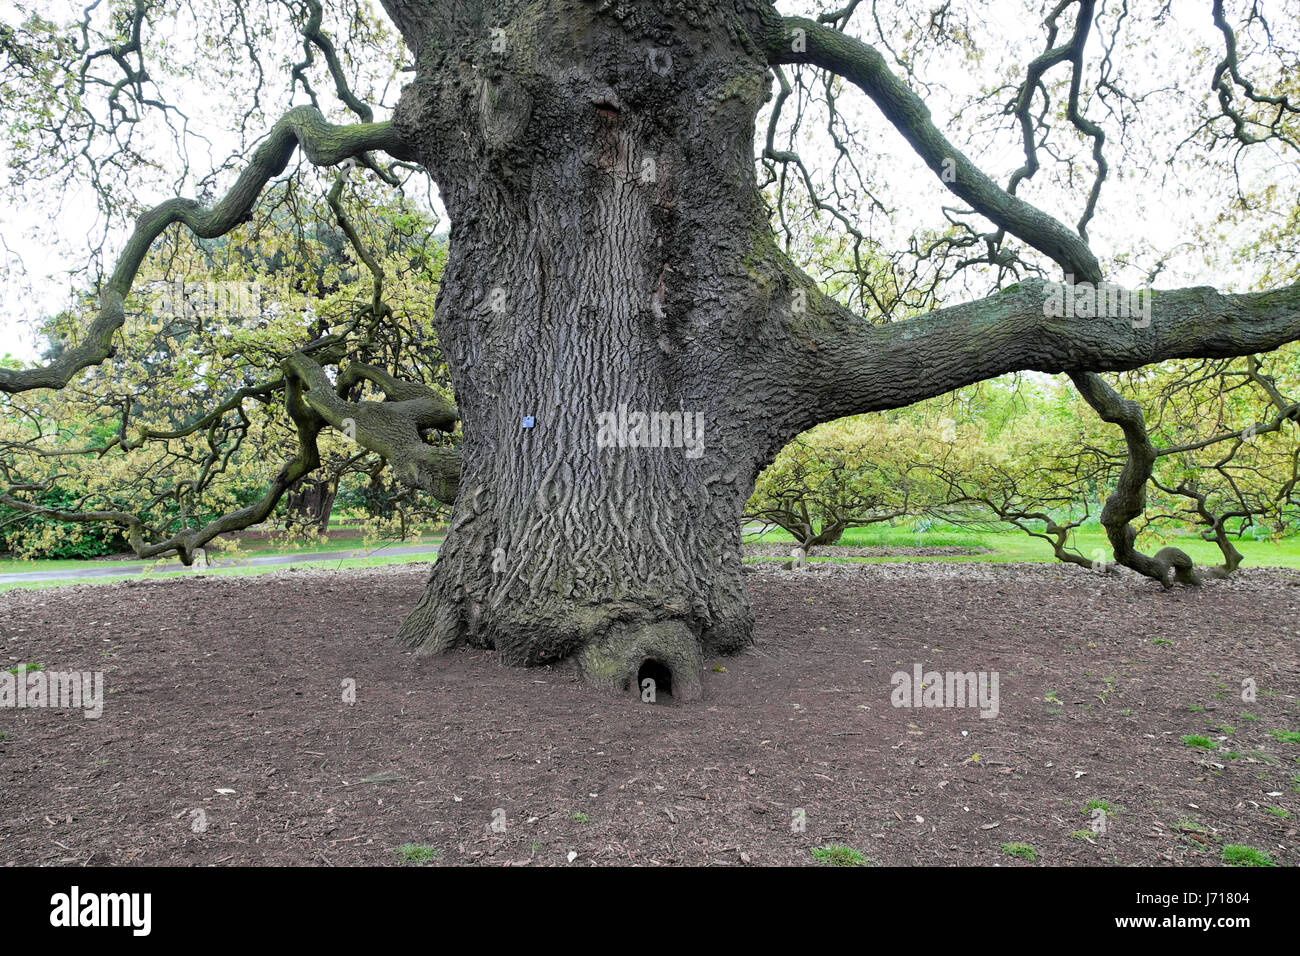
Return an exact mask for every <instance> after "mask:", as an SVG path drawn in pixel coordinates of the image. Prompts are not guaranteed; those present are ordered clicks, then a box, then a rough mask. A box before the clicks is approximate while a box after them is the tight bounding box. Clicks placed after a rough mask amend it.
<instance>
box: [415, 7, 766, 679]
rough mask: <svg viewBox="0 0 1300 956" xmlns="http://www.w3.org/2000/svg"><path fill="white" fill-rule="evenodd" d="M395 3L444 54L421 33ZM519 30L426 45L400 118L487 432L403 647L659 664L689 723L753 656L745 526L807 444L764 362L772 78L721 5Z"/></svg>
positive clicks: (540, 21) (565, 14)
mask: <svg viewBox="0 0 1300 956" xmlns="http://www.w3.org/2000/svg"><path fill="white" fill-rule="evenodd" d="M389 6H390V9H391V10H392V11H393V13H394V16H395V19H396V20H397V22H398V23H399V25H402V26H403V28H404V30H405V31H406V33H407V36H408V37H412V36H414V37H417V38H418V37H419V36H420V35H421V33H420V30H421V26H420V25H421V23H423V20H422V18H421V17H420V15H419V10H420V8H419V7H417V6H415V5H407V4H398V3H390V4H389ZM502 6H503V8H504V7H509V8H510V9H509V10H505V9H503V10H502V11H501V13H500V15H499V16H497V17H494V18H491V19H488V20H485V21H482V22H480V23H478V24H474V26H475V27H476V29H472V30H467V31H466V32H463V33H462V32H459V31H452V35H453V36H454V38H455V39H454V40H453V41H452V42H448V40H447V36H448V34H439V35H438V42H434V41H433V40H430V42H429V43H427V44H426V45H425V46H424V47H423V48H420V50H419V58H418V65H419V72H418V78H417V80H416V81H415V82H414V83H413V84H412V85H411V86H410V87H409V88H408V89H407V91H406V93H405V94H404V96H403V99H402V105H401V108H400V109H399V112H398V115H397V117H396V118H395V121H394V122H395V125H396V126H398V128H399V129H400V131H401V133H402V135H403V137H404V138H405V139H406V140H407V141H408V142H409V143H411V144H412V146H413V147H414V149H415V151H416V153H417V155H418V156H419V159H420V161H421V162H422V163H424V164H425V166H426V167H427V168H428V169H429V170H430V172H431V173H432V174H433V176H434V178H435V179H436V181H437V182H438V185H439V187H440V189H441V191H442V196H443V199H444V201H445V203H446V206H447V210H448V212H449V214H450V217H451V222H452V226H451V250H452V251H451V256H450V259H449V261H448V264H447V268H446V271H445V273H444V276H443V280H442V289H441V293H440V296H439V300H438V310H437V312H438V326H439V328H438V331H439V340H440V342H441V345H442V348H443V349H444V351H445V353H446V355H447V357H448V359H449V362H450V365H451V367H452V369H453V370H454V381H455V387H456V394H457V399H458V403H459V410H460V415H461V420H462V423H463V427H464V435H465V444H464V458H463V460H464V467H463V472H462V474H461V479H460V488H459V496H458V499H457V504H456V509H455V513H454V516H453V519H452V523H451V529H450V532H449V534H448V536H447V540H446V543H445V545H444V547H443V549H442V551H441V553H440V555H439V560H438V563H437V567H436V569H435V571H434V574H433V577H432V579H431V581H430V584H429V588H428V590H427V592H426V594H425V595H424V599H423V601H422V602H421V604H420V606H419V608H418V609H417V610H416V611H415V613H414V614H413V615H412V616H411V618H410V619H409V620H408V621H407V623H406V625H405V627H404V628H403V630H402V638H403V639H404V640H406V641H407V642H409V643H411V644H414V645H418V646H420V647H422V648H425V649H428V650H440V649H445V648H447V647H450V646H452V645H454V644H456V643H459V642H462V641H464V642H468V643H472V644H475V645H479V646H486V647H493V648H496V650H497V651H498V653H499V654H500V657H501V659H502V660H503V661H505V662H507V663H512V664H544V663H548V662H553V661H556V660H558V659H560V658H563V657H565V656H568V655H570V654H573V653H575V652H580V658H579V659H580V663H581V666H582V668H583V671H584V673H585V675H586V676H587V677H588V679H590V680H593V681H595V682H597V683H602V684H606V685H609V686H611V687H616V688H619V687H626V686H630V685H631V684H632V682H633V681H635V679H636V676H637V673H638V671H639V670H640V668H641V666H642V665H643V664H644V663H645V662H646V661H647V660H657V661H660V662H662V663H663V664H665V665H666V666H667V667H668V668H669V669H670V670H671V672H672V682H673V690H674V693H675V694H676V695H677V696H679V697H688V698H689V697H691V696H693V695H695V694H696V693H698V688H699V668H700V651H701V648H702V647H707V648H710V649H714V650H723V651H725V650H734V649H737V648H738V647H740V646H742V645H744V644H745V643H746V642H747V641H748V640H749V635H750V626H751V623H752V611H751V609H750V605H749V601H748V598H747V596H746V594H745V590H744V587H743V586H742V583H741V560H740V559H741V548H740V540H739V525H740V517H741V513H742V509H743V506H744V504H745V501H746V499H747V497H748V496H749V494H750V490H751V489H752V487H753V481H754V478H755V476H756V474H757V471H758V469H759V468H760V467H761V465H762V464H763V463H765V462H766V461H767V460H769V459H770V457H771V455H772V454H773V453H774V451H775V450H776V449H778V448H779V447H780V445H781V443H782V442H783V441H784V440H785V439H786V438H788V437H789V435H790V434H791V431H790V427H791V426H790V423H789V422H788V421H783V416H782V414H780V413H779V412H778V413H774V412H773V409H774V408H780V407H782V406H783V405H785V404H786V403H783V402H780V401H779V400H778V396H779V393H780V392H781V391H782V390H783V387H784V386H783V384H782V383H781V382H780V380H779V376H778V377H774V376H772V375H771V373H770V370H768V369H766V368H765V367H764V363H763V361H762V356H761V350H760V349H759V348H758V347H757V346H758V343H759V342H760V341H761V339H762V338H763V336H764V326H765V324H766V322H767V316H768V299H769V298H770V289H771V286H772V284H773V282H774V281H778V280H777V278H776V275H775V271H776V270H774V269H773V268H771V267H769V266H767V265H766V264H765V263H764V262H763V261H761V257H760V256H758V255H757V254H756V252H755V241H754V236H755V235H757V234H760V233H762V232H765V231H766V230H767V228H768V227H767V224H766V218H765V215H764V213H763V210H762V208H761V206H760V204H759V203H758V196H757V191H756V187H755V172H754V162H753V153H752V143H753V135H754V125H753V124H754V119H755V116H756V114H757V111H758V109H759V107H760V106H761V104H762V101H763V99H764V97H765V94H766V88H767V87H766V63H765V61H764V59H763V58H762V57H761V56H760V55H758V54H757V52H756V51H754V50H752V49H749V50H747V49H746V48H745V46H744V44H743V43H742V42H741V40H740V38H739V37H738V36H737V34H736V32H735V31H733V30H732V29H730V24H731V21H732V19H733V17H734V13H733V12H732V11H729V10H723V9H720V8H718V7H717V6H716V5H714V4H711V3H684V4H683V3H675V4H671V6H673V7H674V10H675V12H673V13H672V14H671V15H669V11H666V10H664V11H660V10H656V5H655V4H648V3H647V4H637V5H634V6H633V7H631V8H624V7H622V6H619V7H613V6H612V5H604V6H602V5H601V4H595V3H589V2H580V0H570V2H548V3H535V4H513V5H512V4H506V5H502ZM724 6H725V5H724ZM411 11H415V12H414V14H412V13H411ZM404 14H405V15H404ZM410 16H415V19H414V20H411V19H410ZM456 22H458V23H462V24H464V23H465V21H463V20H458V21H456ZM669 23H671V24H672V28H671V29H669V28H668V26H667V25H668V24H669ZM498 24H500V27H499V29H500V30H501V31H502V32H501V33H497V34H495V35H494V34H493V33H492V29H493V28H494V27H497V25H498ZM417 42H418V39H417ZM494 42H495V45H496V50H495V51H494V49H493V46H494ZM620 409H626V412H627V414H628V415H629V416H630V415H631V414H632V413H634V412H639V413H643V414H652V413H656V412H659V413H679V414H681V415H682V416H683V418H684V419H685V420H686V421H687V422H689V423H691V425H692V426H693V425H694V424H696V423H697V422H699V421H701V420H702V422H703V436H702V450H701V451H700V453H699V454H698V456H696V454H695V452H696V451H697V449H695V448H689V449H688V448H686V447H617V446H615V447H601V443H600V442H599V441H598V438H599V435H600V427H599V425H600V416H601V415H602V413H616V414H617V413H618V412H619V410H620ZM700 416H702V418H701V417H700ZM525 417H531V418H532V419H533V426H532V427H531V428H525V427H523V419H524V418H525ZM673 437H674V436H672V435H670V436H669V438H670V439H671V438H673Z"/></svg>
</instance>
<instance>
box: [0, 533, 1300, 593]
mask: <svg viewBox="0 0 1300 956" xmlns="http://www.w3.org/2000/svg"><path fill="white" fill-rule="evenodd" d="M440 540H441V538H440V537H430V536H426V537H421V538H418V539H416V538H410V539H407V540H406V541H386V542H378V543H372V544H370V545H364V544H363V543H362V542H361V541H360V540H359V539H354V540H347V541H337V540H335V541H327V542H304V543H300V544H287V545H280V546H273V545H270V544H263V543H259V545H258V547H256V548H250V549H247V550H240V551H238V552H225V553H222V554H220V555H219V556H218V560H229V559H230V558H232V557H240V558H248V557H256V556H261V555H273V554H298V553H303V552H330V551H351V550H356V549H360V548H362V547H370V548H380V547H385V546H395V545H418V544H425V545H427V544H436V543H437V542H439V541H440ZM793 540H794V539H793V538H791V537H790V535H788V534H786V533H785V532H784V531H771V532H768V533H767V534H765V535H762V536H756V535H752V534H746V535H745V541H746V542H747V543H757V542H760V541H761V542H763V543H768V544H782V543H787V542H793ZM1167 544H1175V545H1177V546H1178V547H1180V548H1182V549H1183V550H1184V551H1186V552H1187V553H1188V554H1190V555H1191V556H1192V558H1193V559H1194V560H1196V561H1197V562H1200V563H1205V564H1209V563H1218V561H1219V551H1218V549H1217V548H1216V547H1215V546H1214V545H1213V544H1211V543H1210V542H1208V541H1204V540H1202V539H1200V538H1197V537H1195V536H1194V535H1171V536H1168V537H1165V538H1156V537H1154V536H1152V535H1144V536H1143V537H1141V538H1139V539H1138V546H1139V547H1140V548H1143V549H1145V550H1147V551H1155V550H1158V549H1159V548H1162V547H1164V546H1165V545H1167ZM840 545H842V546H845V547H859V548H869V547H889V546H893V547H904V546H912V547H931V548H934V547H964V548H992V549H993V552H992V553H990V554H974V555H955V556H942V557H925V556H903V555H900V556H890V557H874V558H841V557H827V556H825V555H819V554H817V553H816V552H814V553H813V556H812V557H811V558H810V559H809V560H811V561H832V562H837V563H876V562H902V561H944V562H1011V561H1036V562H1043V563H1047V564H1052V563H1055V561H1056V558H1055V557H1054V556H1053V554H1052V549H1051V548H1050V547H1049V546H1048V544H1047V542H1045V541H1041V540H1039V539H1037V538H1031V537H1030V536H1029V535H1027V534H1025V533H1023V532H1020V531H982V530H970V529H966V528H958V527H951V526H948V527H940V528H937V529H932V530H929V531H925V532H921V533H917V532H914V531H912V530H911V528H910V527H907V526H899V527H893V528H891V527H887V526H883V525H876V526H873V527H869V528H852V529H850V530H849V531H846V532H845V534H844V537H843V538H842V539H841V540H840ZM1074 546H1075V548H1076V549H1077V550H1079V551H1080V552H1081V553H1083V554H1084V555H1085V556H1086V557H1089V558H1091V557H1093V553H1094V551H1096V550H1097V549H1100V550H1101V552H1102V553H1103V554H1104V555H1105V556H1106V557H1107V558H1109V557H1110V548H1109V546H1108V545H1107V543H1106V537H1105V535H1104V534H1103V533H1102V532H1100V531H1097V530H1084V531H1082V532H1079V533H1077V534H1076V535H1075V537H1074ZM1237 549H1238V550H1239V551H1241V553H1242V554H1243V555H1244V556H1245V564H1244V565H1243V566H1244V567H1283V568H1300V537H1296V538H1288V539H1285V540H1283V541H1279V542H1271V541H1251V540H1243V541H1239V542H1238V543H1237ZM434 557H435V555H434V553H432V552H430V553H427V554H412V555H388V556H378V557H365V558H337V559H336V558H326V559H322V560H319V561H304V562H303V563H301V564H295V565H291V566H292V567H297V568H367V567H378V566H380V565H388V564H406V563H409V562H417V561H430V560H433V559H434ZM749 560H765V559H762V558H754V559H749ZM770 560H779V559H770ZM122 564H123V562H112V561H12V560H8V561H0V573H6V572H17V573H21V572H30V571H53V570H64V569H71V570H78V569H82V568H104V567H114V566H120V565H122ZM179 567H180V566H179V565H178V564H177V562H176V559H175V558H168V559H165V560H162V561H160V562H159V563H158V567H157V570H154V569H150V570H149V571H147V572H145V573H144V574H141V573H140V572H139V571H135V572H133V573H129V574H128V573H125V572H124V573H123V575H122V576H121V577H118V576H116V575H105V576H103V577H95V578H63V579H60V580H55V581H33V582H18V583H11V584H3V583H0V593H4V592H5V591H10V590H13V589H15V588H50V587H62V586H64V585H72V584H109V583H112V582H114V581H122V580H127V579H133V580H142V579H143V580H151V581H152V580H159V579H163V578H171V577H183V576H185V575H187V574H193V573H194V572H192V571H189V570H185V569H179ZM286 567H290V565H279V566H270V567H255V568H225V569H220V568H217V569H209V570H207V571H205V572H203V573H205V574H213V575H227V574H265V573H266V572H268V571H278V570H283V569H284V568H286Z"/></svg>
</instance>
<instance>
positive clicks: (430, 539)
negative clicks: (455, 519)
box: [0, 534, 442, 574]
mask: <svg viewBox="0 0 1300 956" xmlns="http://www.w3.org/2000/svg"><path fill="white" fill-rule="evenodd" d="M441 540H442V535H440V534H439V535H421V536H419V537H414V536H413V537H409V538H407V539H406V540H405V541H398V540H396V539H393V540H381V541H369V542H367V541H363V540H362V539H361V538H347V539H337V538H333V539H329V540H320V541H315V540H312V541H285V542H279V543H275V544H272V543H266V542H257V543H256V546H255V547H247V546H244V547H239V548H236V549H233V550H228V551H216V550H213V551H211V552H210V554H211V556H212V558H213V559H214V560H216V561H230V560H233V559H237V558H258V557H266V556H270V555H276V554H302V553H316V552H321V553H325V552H330V551H360V550H370V551H373V550H377V549H379V548H391V547H413V546H415V545H420V544H437V543H438V542H439V541H441ZM137 561H138V559H137V558H123V559H122V560H120V561H104V560H75V559H67V560H63V559H60V560H50V561H44V560H43V561H22V560H17V559H14V558H0V574H25V573H28V572H33V571H78V570H81V569H82V568H112V567H124V566H130V565H133V564H135V563H136V562H137ZM157 564H158V566H159V568H165V567H169V566H170V567H179V563H178V561H177V559H176V558H175V557H169V558H159V559H158V561H157Z"/></svg>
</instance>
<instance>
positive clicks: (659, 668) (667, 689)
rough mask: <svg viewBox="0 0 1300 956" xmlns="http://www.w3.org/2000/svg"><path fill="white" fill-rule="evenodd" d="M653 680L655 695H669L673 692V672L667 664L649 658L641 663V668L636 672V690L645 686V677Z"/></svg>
mask: <svg viewBox="0 0 1300 956" xmlns="http://www.w3.org/2000/svg"><path fill="white" fill-rule="evenodd" d="M647 677H648V678H650V679H651V680H652V681H654V682H655V684H654V687H655V697H656V698H658V697H664V696H667V697H671V696H672V694H673V672H672V671H671V670H669V669H668V665H667V664H664V663H662V662H660V661H657V660H654V659H653V658H649V659H647V660H646V661H645V663H643V664H642V665H641V669H640V670H639V671H637V672H636V686H637V689H638V691H641V690H643V689H644V687H645V680H646V678H647Z"/></svg>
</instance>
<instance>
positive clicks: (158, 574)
mask: <svg viewBox="0 0 1300 956" xmlns="http://www.w3.org/2000/svg"><path fill="white" fill-rule="evenodd" d="M407 543H408V544H414V543H415V542H407ZM437 556H438V555H437V552H436V551H430V552H429V553H428V554H395V555H387V556H381V557H373V558H326V559H322V560H320V561H303V562H301V563H299V564H282V565H271V566H269V567H255V568H211V569H208V570H206V571H203V572H202V573H203V574H210V575H213V576H226V575H234V574H237V575H243V574H267V573H269V572H271V571H287V570H289V569H290V568H324V569H326V570H336V569H339V568H376V567H380V566H381V565H386V564H410V563H413V562H419V561H434V560H436V559H437ZM65 563H67V562H61V561H60V562H55V561H27V562H22V564H23V567H24V569H26V570H28V571H49V570H53V569H52V568H50V567H48V565H54V564H65ZM96 566H97V567H102V566H103V562H99V563H98V564H97V565H96ZM197 573H198V572H195V571H192V570H188V569H185V570H180V571H147V572H145V573H143V574H142V573H140V572H139V571H137V572H135V573H134V574H126V575H122V576H120V577H119V576H117V575H109V574H106V575H104V576H102V577H95V578H59V579H57V580H54V581H19V582H17V583H9V584H4V583H0V594H3V593H5V592H6V591H13V590H17V589H19V588H23V589H29V590H41V589H45V588H58V587H68V586H71V585H74V584H113V583H114V582H117V581H165V580H167V579H169V578H184V577H190V576H194V575H196V574H197Z"/></svg>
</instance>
